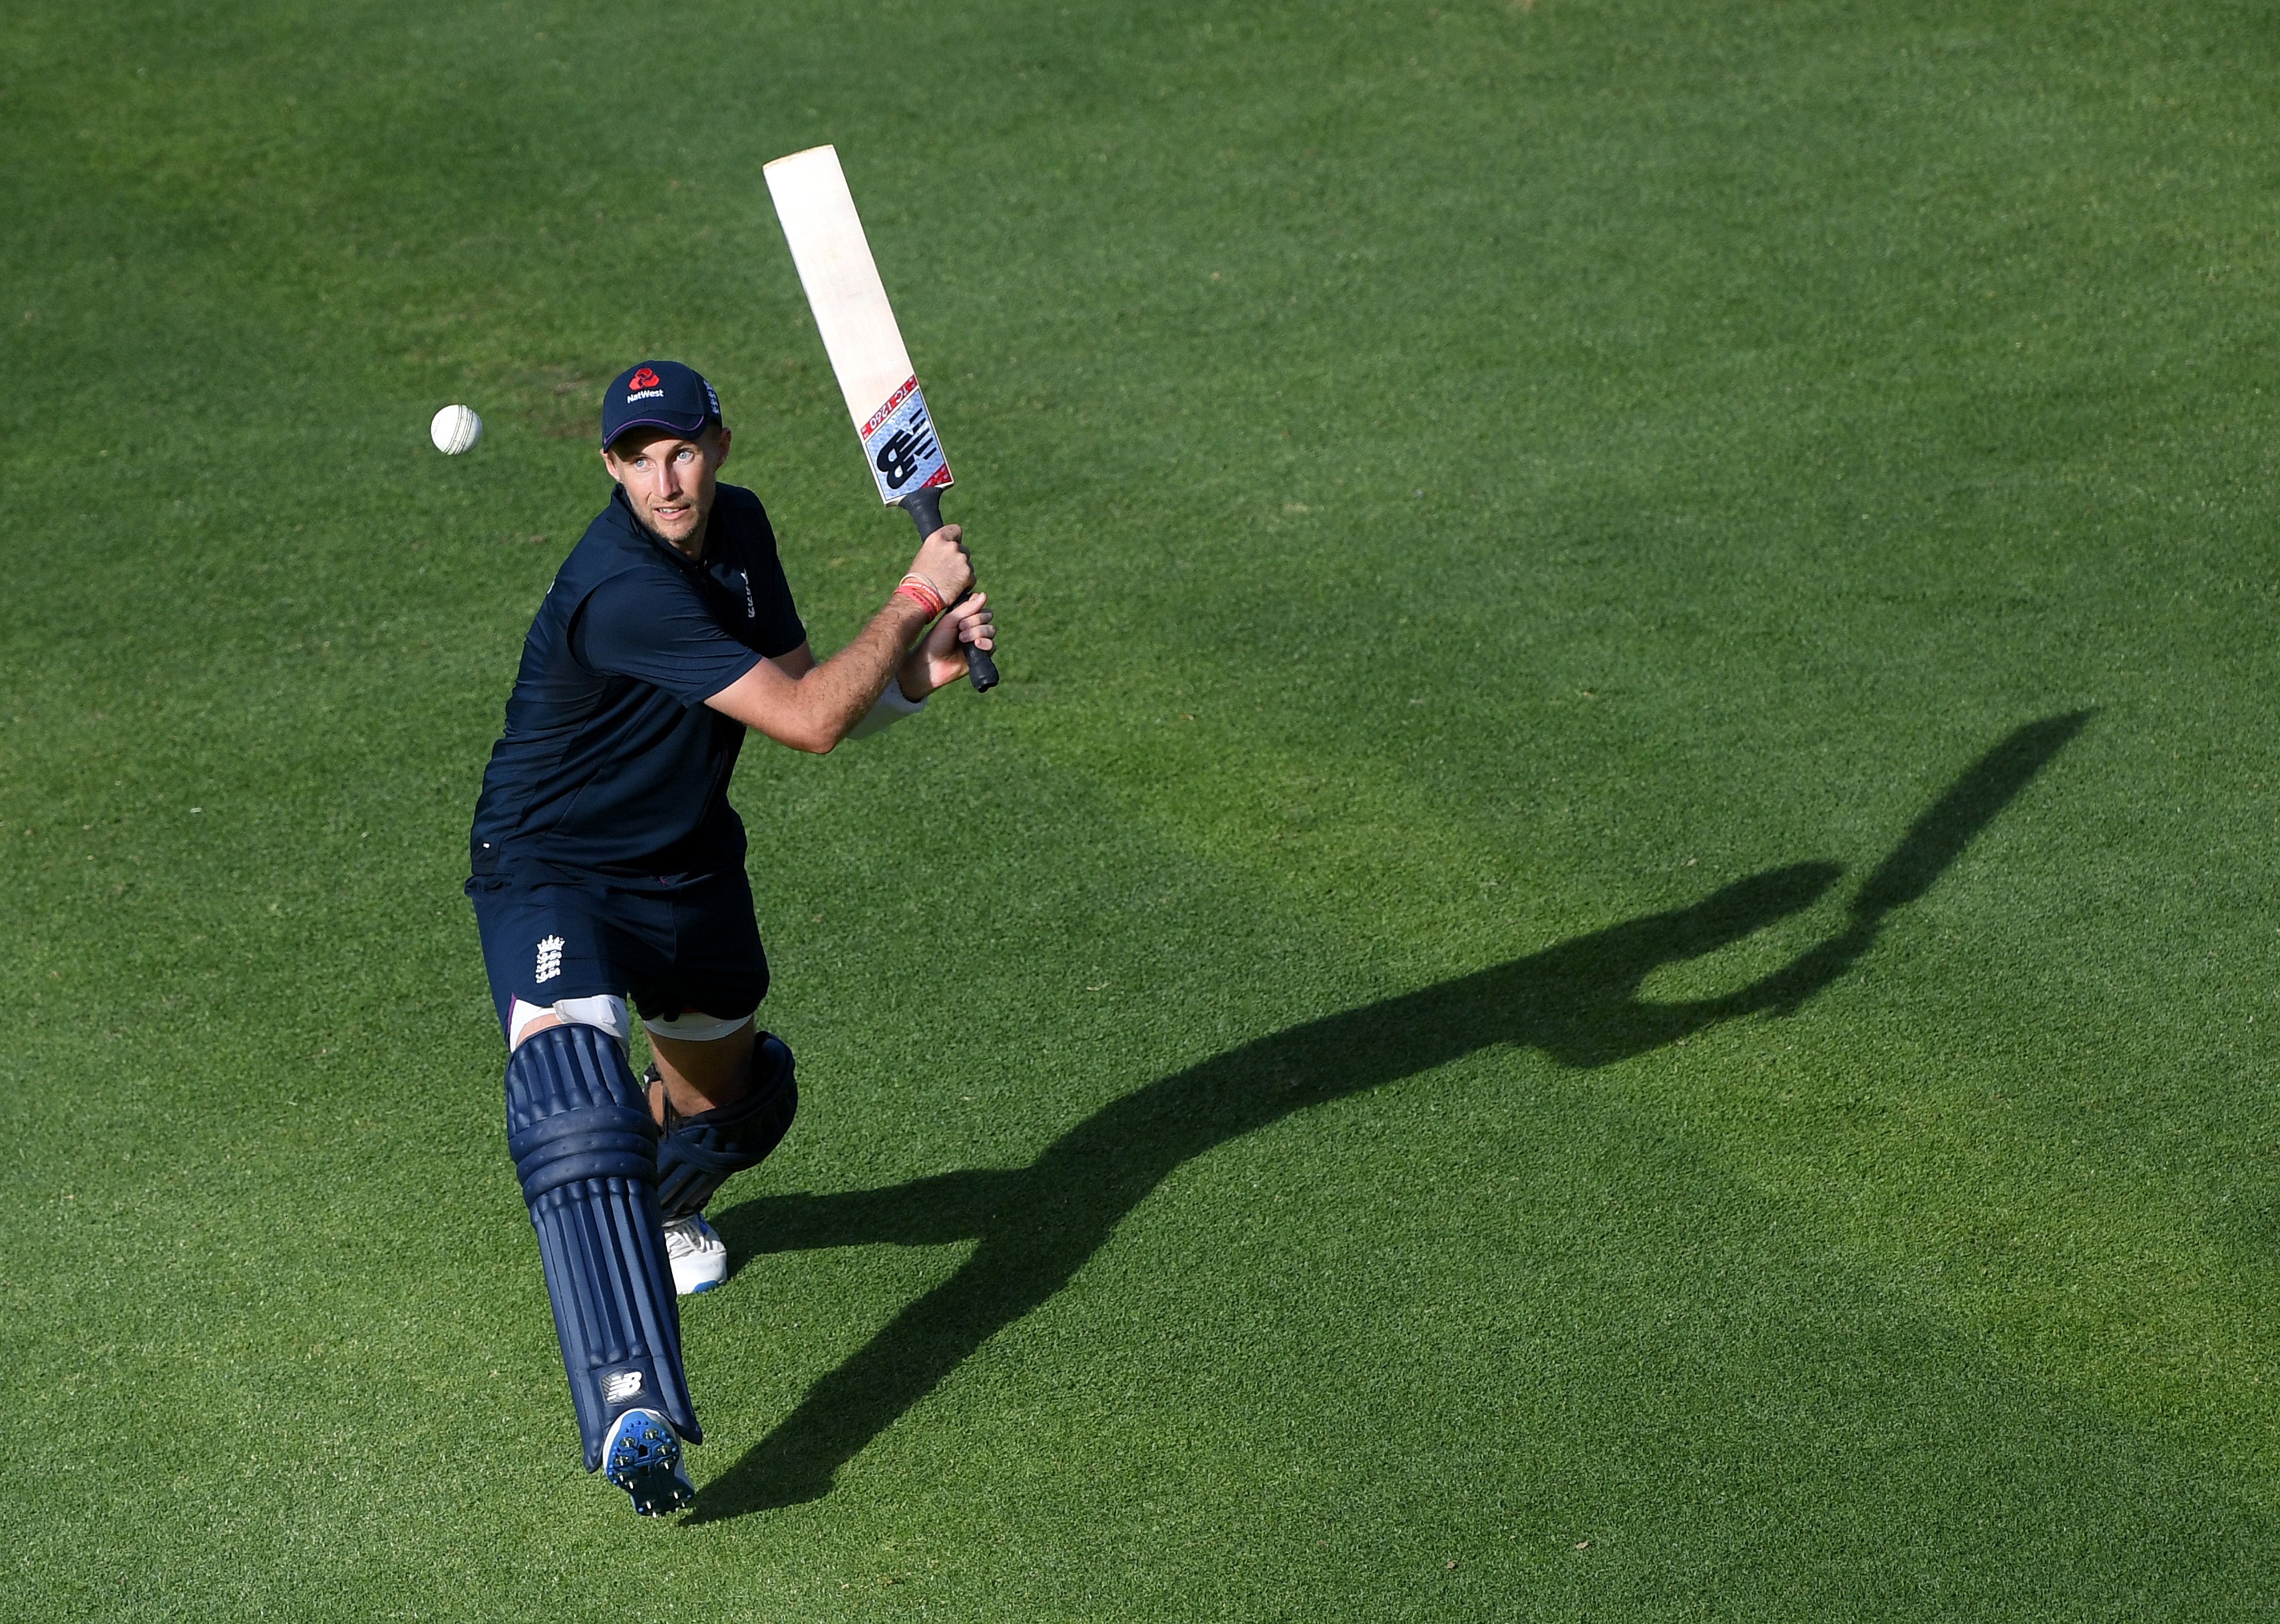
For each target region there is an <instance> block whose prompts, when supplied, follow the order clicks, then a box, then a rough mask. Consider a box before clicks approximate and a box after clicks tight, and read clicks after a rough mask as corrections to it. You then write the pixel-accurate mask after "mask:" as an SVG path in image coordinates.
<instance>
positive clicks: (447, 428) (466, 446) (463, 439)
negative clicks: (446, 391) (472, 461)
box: [428, 406, 483, 457]
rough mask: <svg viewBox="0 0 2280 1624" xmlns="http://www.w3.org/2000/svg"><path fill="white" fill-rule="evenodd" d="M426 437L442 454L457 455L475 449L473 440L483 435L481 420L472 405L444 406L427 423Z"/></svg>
mask: <svg viewBox="0 0 2280 1624" xmlns="http://www.w3.org/2000/svg"><path fill="white" fill-rule="evenodd" d="M482 437H483V420H482V419H481V418H479V417H477V416H476V415H475V412H474V407H472V406H446V407H444V408H443V410H442V411H441V412H437V413H436V414H435V421H434V422H432V423H430V424H428V438H429V439H430V440H433V441H434V442H435V449H436V450H439V451H441V452H443V455H444V456H446V457H457V456H458V454H459V453H460V452H461V451H472V450H474V449H475V442H476V441H478V440H480V439H481V438H482Z"/></svg>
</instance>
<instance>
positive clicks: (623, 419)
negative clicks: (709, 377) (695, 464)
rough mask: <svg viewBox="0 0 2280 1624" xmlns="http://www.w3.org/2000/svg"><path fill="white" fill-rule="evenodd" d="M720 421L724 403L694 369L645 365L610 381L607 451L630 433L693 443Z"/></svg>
mask: <svg viewBox="0 0 2280 1624" xmlns="http://www.w3.org/2000/svg"><path fill="white" fill-rule="evenodd" d="M719 421H720V396H718V395H715V394H714V393H713V392H712V385H711V384H709V383H707V382H705V379H704V375H703V374H702V373H699V372H697V369H696V368H695V367H693V366H682V364H681V363H680V362H678V361H643V362H642V363H641V364H640V365H639V366H628V367H627V368H626V369H625V371H623V372H621V373H619V374H618V375H617V377H616V378H615V379H613V380H612V381H611V384H610V387H609V389H608V390H607V392H605V394H604V395H603V396H602V448H603V450H608V449H609V448H610V447H611V446H612V445H615V444H616V443H617V441H618V436H619V435H621V434H623V433H625V432H626V430H628V428H662V429H666V430H668V431H670V432H671V433H674V434H676V435H681V436H682V438H684V439H693V438H695V437H696V436H697V435H700V434H702V433H704V432H705V425H706V424H708V423H717V422H719Z"/></svg>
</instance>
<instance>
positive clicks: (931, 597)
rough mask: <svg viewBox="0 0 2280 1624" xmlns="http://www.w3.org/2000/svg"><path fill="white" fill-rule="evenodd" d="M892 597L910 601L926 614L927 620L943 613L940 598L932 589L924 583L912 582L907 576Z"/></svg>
mask: <svg viewBox="0 0 2280 1624" xmlns="http://www.w3.org/2000/svg"><path fill="white" fill-rule="evenodd" d="M893 596H897V597H906V598H908V599H910V600H911V602H913V604H917V605H918V606H919V607H920V608H921V609H923V610H925V611H926V612H927V619H928V620H933V619H934V618H935V617H936V615H938V614H940V613H941V612H942V611H943V602H942V598H941V596H939V595H938V594H936V591H935V590H934V589H933V588H931V587H929V586H928V585H927V584H926V583H925V582H924V581H913V579H911V578H910V577H909V576H907V575H905V577H903V579H902V581H901V582H900V583H899V584H897V586H896V588H895V590H894V594H893Z"/></svg>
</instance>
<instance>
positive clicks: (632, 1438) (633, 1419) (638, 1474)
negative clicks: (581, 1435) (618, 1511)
mask: <svg viewBox="0 0 2280 1624" xmlns="http://www.w3.org/2000/svg"><path fill="white" fill-rule="evenodd" d="M602 1471H603V1472H604V1474H605V1475H607V1476H608V1478H609V1480H610V1481H611V1482H613V1483H615V1484H616V1485H617V1486H618V1487H619V1488H620V1489H624V1490H625V1491H626V1492H627V1493H628V1494H629V1495H631V1496H632V1497H633V1500H634V1509H635V1511H637V1512H640V1513H641V1514H642V1515H643V1516H644V1517H664V1516H668V1515H670V1514H671V1513H673V1512H678V1511H685V1510H687V1509H688V1508H689V1506H690V1505H694V1504H696V1501H697V1489H696V1487H695V1485H693V1484H692V1483H690V1482H689V1474H687V1473H685V1472H683V1471H682V1469H681V1439H680V1438H679V1437H678V1436H676V1435H674V1430H673V1426H672V1423H670V1422H669V1421H667V1420H666V1419H665V1417H663V1416H662V1415H659V1413H658V1412H656V1411H654V1410H628V1411H627V1412H625V1413H624V1414H623V1415H620V1417H618V1419H617V1421H616V1423H615V1424H614V1425H613V1426H612V1427H611V1428H610V1435H609V1437H608V1438H607V1439H605V1441H604V1442H603V1444H602Z"/></svg>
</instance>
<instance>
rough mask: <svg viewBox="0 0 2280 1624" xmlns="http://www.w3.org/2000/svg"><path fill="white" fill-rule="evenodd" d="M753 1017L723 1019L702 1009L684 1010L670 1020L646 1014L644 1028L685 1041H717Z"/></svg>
mask: <svg viewBox="0 0 2280 1624" xmlns="http://www.w3.org/2000/svg"><path fill="white" fill-rule="evenodd" d="M748 1020H751V1016H750V1015H731V1016H728V1018H727V1019H725V1020H723V1019H722V1018H721V1017H720V1016H718V1015H707V1014H705V1012H703V1011H702V1010H683V1011H682V1012H681V1013H680V1014H678V1015H675V1016H674V1018H673V1019H672V1020H651V1019H650V1018H649V1017H648V1016H646V1015H644V1016H643V1017H642V1029H643V1031H646V1032H650V1033H652V1034H654V1035H657V1036H659V1037H675V1038H679V1039H680V1040H681V1041H682V1043H719V1042H720V1040H721V1039H722V1038H724V1037H726V1036H728V1035H729V1034H730V1033H731V1032H734V1031H736V1030H737V1029H738V1028H741V1027H743V1024H744V1023H745V1022H746V1021H748Z"/></svg>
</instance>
